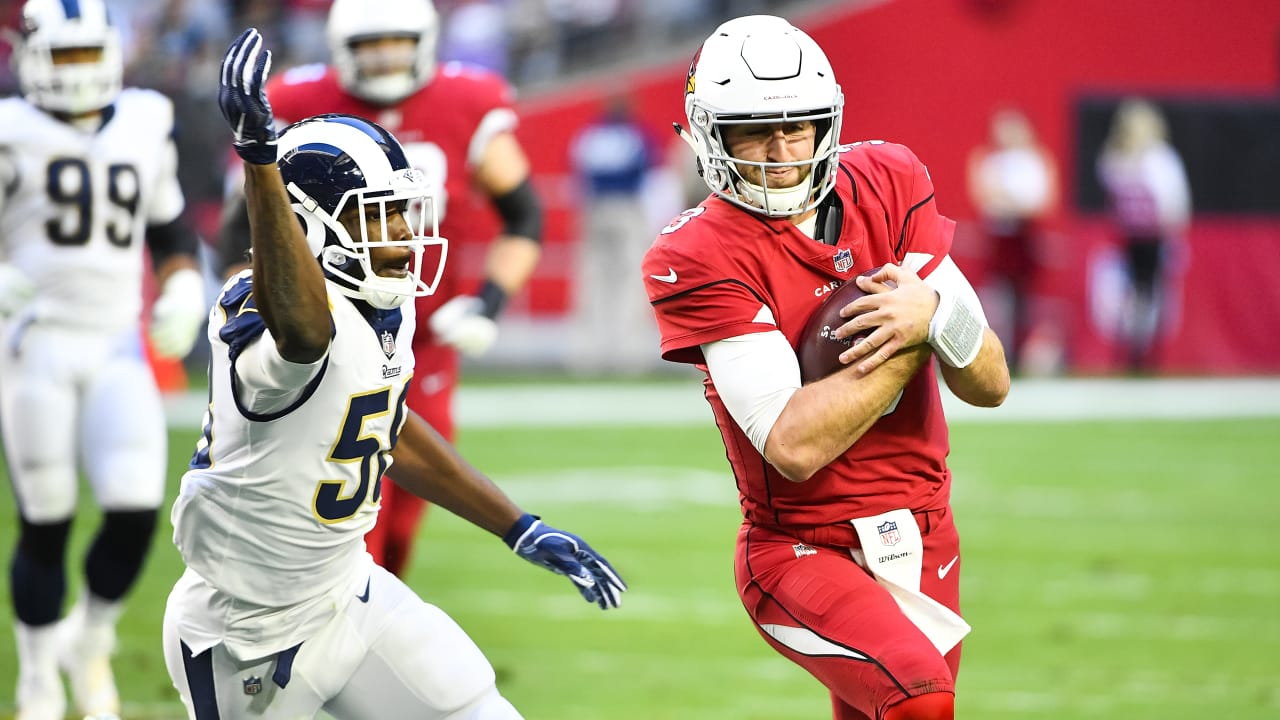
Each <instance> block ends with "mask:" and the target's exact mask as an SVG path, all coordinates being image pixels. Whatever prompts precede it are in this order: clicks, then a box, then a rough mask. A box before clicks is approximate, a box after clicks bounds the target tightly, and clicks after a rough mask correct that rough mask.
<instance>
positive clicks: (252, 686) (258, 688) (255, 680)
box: [244, 675, 262, 695]
mask: <svg viewBox="0 0 1280 720" xmlns="http://www.w3.org/2000/svg"><path fill="white" fill-rule="evenodd" d="M260 692H262V678H260V677H256V676H254V675H250V676H249V677H247V678H245V679H244V694H245V695H257V694H258V693H260Z"/></svg>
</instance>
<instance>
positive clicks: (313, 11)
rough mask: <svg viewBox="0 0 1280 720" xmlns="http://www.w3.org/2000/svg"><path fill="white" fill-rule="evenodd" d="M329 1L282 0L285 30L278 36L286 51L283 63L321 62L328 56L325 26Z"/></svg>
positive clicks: (327, 18)
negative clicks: (283, 0)
mask: <svg viewBox="0 0 1280 720" xmlns="http://www.w3.org/2000/svg"><path fill="white" fill-rule="evenodd" d="M331 4H333V2H332V0H285V2H284V24H285V26H286V27H287V28H289V31H288V32H287V33H282V37H283V38H284V40H285V43H286V44H285V47H286V49H287V51H288V58H287V64H289V65H304V64H308V63H322V62H325V61H326V60H327V59H328V57H329V47H328V45H327V44H326V40H325V25H326V23H327V22H328V20H329V6H330V5H331ZM282 59H283V58H282ZM280 67H281V68H283V67H284V66H283V65H281V66H280Z"/></svg>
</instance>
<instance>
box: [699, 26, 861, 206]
mask: <svg viewBox="0 0 1280 720" xmlns="http://www.w3.org/2000/svg"><path fill="white" fill-rule="evenodd" d="M684 108H685V115H686V116H687V117H688V119H689V130H688V131H687V132H681V137H683V138H684V139H685V141H686V142H688V143H689V145H690V146H692V147H693V151H694V153H696V154H697V156H698V170H699V172H700V173H701V174H702V179H703V181H704V182H706V183H707V186H708V187H710V188H711V191H712V192H713V193H715V194H716V195H719V196H720V197H722V198H724V199H725V200H728V201H729V202H731V203H733V204H735V205H739V206H742V207H744V208H747V209H749V210H752V211H754V212H758V213H763V214H765V215H770V216H775V217H776V216H787V215H797V214H800V213H804V212H808V211H809V210H812V209H814V208H815V207H817V206H818V203H820V202H821V201H822V199H823V198H824V197H826V195H827V193H829V192H831V188H833V187H835V182H836V170H837V165H838V163H839V158H838V154H839V152H840V146H839V143H840V117H841V113H842V112H843V110H844V94H843V93H842V92H841V91H840V86H839V85H838V84H837V83H836V79H835V75H834V73H833V72H832V70H831V63H830V62H828V61H827V56H826V54H825V53H823V52H822V48H820V47H818V44H817V43H816V42H814V41H813V38H810V37H809V36H808V35H806V34H805V33H804V32H803V31H801V30H799V29H798V28H796V27H794V26H792V25H791V23H789V22H787V21H786V20H784V19H782V18H779V17H774V16H771V15H749V16H746V17H740V18H737V19H734V20H730V21H729V22H726V23H724V24H723V25H721V26H720V27H719V28H717V29H716V31H715V32H714V33H712V34H711V36H710V37H709V38H707V40H706V42H704V43H703V44H702V47H701V48H700V49H699V50H698V52H697V54H696V55H694V57H693V62H692V63H691V64H690V65H689V76H688V79H687V80H686V82H685V98H684ZM795 120H810V121H812V122H813V123H814V125H815V126H816V130H817V132H816V136H815V138H814V153H813V159H812V160H802V161H798V162H778V163H775V162H751V163H747V162H745V161H743V160H738V159H736V158H733V157H730V156H729V152H728V150H727V149H726V148H725V144H724V137H723V131H724V126H726V125H735V124H736V125H741V124H754V123H777V122H789V121H795ZM743 165H755V166H757V167H759V168H760V169H761V181H762V182H764V183H766V184H765V185H763V186H762V185H757V184H754V183H751V182H748V181H747V180H746V179H745V178H744V177H743V175H742V173H741V171H740V170H739V167H740V166H743ZM796 166H808V169H809V173H808V176H807V177H806V178H805V179H804V180H802V181H801V182H800V183H799V184H798V185H796V186H795V187H790V188H772V187H768V185H767V183H768V181H767V179H765V178H766V177H767V174H766V172H765V171H766V170H767V169H768V168H778V167H796Z"/></svg>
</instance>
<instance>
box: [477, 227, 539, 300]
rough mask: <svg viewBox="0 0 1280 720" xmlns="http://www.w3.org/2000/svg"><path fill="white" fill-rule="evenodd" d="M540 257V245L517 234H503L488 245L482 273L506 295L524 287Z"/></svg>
mask: <svg viewBox="0 0 1280 720" xmlns="http://www.w3.org/2000/svg"><path fill="white" fill-rule="evenodd" d="M540 257H542V246H541V245H540V244H538V243H537V242H534V241H533V240H530V239H529V238H526V237H521V236H519V235H503V236H502V237H499V238H498V239H497V240H495V241H494V243H493V245H491V246H490V247H489V253H488V255H486V256H485V268H484V275H485V278H486V279H488V280H492V281H493V282H494V283H495V284H497V286H498V287H500V288H502V289H503V291H504V292H506V293H507V295H514V294H516V293H518V292H520V291H521V290H522V289H524V286H525V284H526V283H528V282H529V278H530V277H532V276H533V271H534V270H535V269H536V268H537V267H538V259H539V258H540Z"/></svg>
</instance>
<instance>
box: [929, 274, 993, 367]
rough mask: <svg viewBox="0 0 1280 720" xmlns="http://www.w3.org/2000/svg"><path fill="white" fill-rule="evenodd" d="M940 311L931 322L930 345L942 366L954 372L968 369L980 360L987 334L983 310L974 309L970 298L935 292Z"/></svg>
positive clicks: (938, 290) (950, 292) (948, 292)
mask: <svg viewBox="0 0 1280 720" xmlns="http://www.w3.org/2000/svg"><path fill="white" fill-rule="evenodd" d="M935 290H936V291H937V293H938V309H937V310H936V311H934V313H933V319H931V320H930V321H929V344H930V345H932V346H933V349H934V351H935V352H937V354H938V357H939V358H941V359H942V362H944V363H946V364H948V365H950V366H951V367H954V368H962V367H967V366H968V365H969V363H971V362H973V360H974V358H976V357H978V351H979V350H981V349H982V339H983V337H985V335H986V333H985V332H984V330H985V329H986V327H987V323H986V318H985V317H984V316H983V313H982V309H981V308H977V309H975V308H971V307H969V303H968V302H967V300H968V298H966V297H964V296H962V295H960V294H958V293H955V292H953V291H950V290H946V289H940V288H935Z"/></svg>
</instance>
